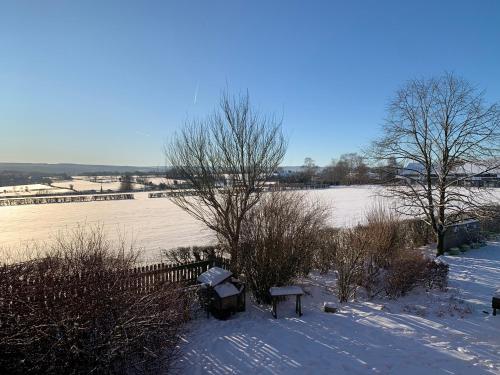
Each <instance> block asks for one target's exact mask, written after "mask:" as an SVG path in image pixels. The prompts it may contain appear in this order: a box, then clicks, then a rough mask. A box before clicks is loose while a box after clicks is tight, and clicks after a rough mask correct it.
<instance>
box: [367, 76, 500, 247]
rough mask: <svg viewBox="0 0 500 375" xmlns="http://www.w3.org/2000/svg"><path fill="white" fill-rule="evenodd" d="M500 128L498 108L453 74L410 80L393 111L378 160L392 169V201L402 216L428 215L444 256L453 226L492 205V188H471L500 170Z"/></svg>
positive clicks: (376, 149) (389, 190) (376, 154)
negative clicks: (449, 231)
mask: <svg viewBox="0 0 500 375" xmlns="http://www.w3.org/2000/svg"><path fill="white" fill-rule="evenodd" d="M499 124H500V112H499V107H498V104H487V103H486V102H485V99H484V94H483V92H481V91H478V90H477V89H476V88H475V87H474V86H473V85H471V84H470V83H469V82H467V81H466V80H464V79H462V78H459V77H457V76H455V75H453V74H449V73H447V74H444V75H443V76H440V77H437V78H431V79H417V80H412V81H409V82H408V83H407V84H406V85H405V86H404V87H402V88H401V89H400V90H399V91H398V92H397V94H396V96H395V98H394V99H393V100H392V102H391V103H390V105H389V110H388V118H387V120H386V123H385V125H384V127H383V136H382V137H381V138H380V139H379V140H377V141H376V142H374V146H373V148H372V149H371V156H373V157H374V159H375V161H376V162H377V163H378V164H379V165H383V166H384V167H385V168H386V169H391V168H392V169H393V170H392V171H387V172H388V173H389V175H394V176H397V178H396V180H395V181H393V183H392V184H390V185H389V186H388V187H387V190H386V191H387V193H388V195H390V196H392V197H395V198H397V202H396V208H397V210H398V211H399V212H401V213H404V214H409V215H421V216H422V217H423V218H424V220H425V221H426V222H427V223H428V224H429V225H430V226H431V227H432V229H433V231H434V233H435V234H436V240H437V252H438V254H442V253H443V251H444V247H443V245H444V243H443V240H444V233H445V231H446V228H447V226H449V225H450V224H453V223H455V222H457V221H459V220H463V219H466V218H473V217H477V215H478V214H479V213H480V212H481V211H480V208H481V207H484V206H485V205H486V204H487V203H488V201H489V197H488V196H487V195H488V193H489V191H488V189H486V188H481V187H470V186H468V185H470V183H471V181H473V180H474V178H475V177H478V176H484V175H485V174H488V173H489V172H492V171H494V170H495V169H498V168H499V166H500V156H499V155H500V154H499V148H500V139H499ZM399 165H402V166H404V168H403V169H401V168H400V166H399ZM497 199H498V198H497Z"/></svg>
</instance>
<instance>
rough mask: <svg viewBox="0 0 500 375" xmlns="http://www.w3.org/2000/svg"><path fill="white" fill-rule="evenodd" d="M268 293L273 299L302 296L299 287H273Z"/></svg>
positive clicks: (302, 292)
mask: <svg viewBox="0 0 500 375" xmlns="http://www.w3.org/2000/svg"><path fill="white" fill-rule="evenodd" d="M269 293H270V294H271V296H273V297H279V296H290V295H300V296H301V295H303V294H304V291H303V290H302V288H301V287H300V286H275V287H273V288H270V289H269Z"/></svg>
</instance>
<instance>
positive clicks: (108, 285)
mask: <svg viewBox="0 0 500 375" xmlns="http://www.w3.org/2000/svg"><path fill="white" fill-rule="evenodd" d="M213 266H218V267H222V268H225V269H228V268H229V261H228V260H227V259H224V258H216V259H212V260H203V261H198V262H190V263H184V264H164V263H159V264H152V265H147V266H142V267H136V268H133V269H129V270H126V271H109V272H100V273H89V274H81V273H79V274H73V275H65V276H61V277H54V276H52V275H50V272H48V273H46V274H44V273H42V272H32V273H31V272H30V271H29V269H30V268H31V267H33V268H35V269H36V265H35V266H33V265H31V266H30V265H29V264H14V265H4V266H2V267H0V279H1V283H0V301H2V300H3V301H4V302H6V301H9V300H11V299H12V297H14V296H15V297H16V298H19V297H22V299H23V300H24V301H26V302H35V301H37V300H38V301H39V300H40V299H42V300H43V301H44V304H45V305H46V306H47V307H50V306H51V305H52V304H53V303H55V301H57V300H60V299H64V298H67V297H68V296H78V295H83V294H92V293H93V291H92V290H91V288H95V287H98V288H99V289H101V290H102V289H103V288H104V290H111V289H116V288H118V289H120V290H128V291H131V292H133V293H137V294H144V293H148V292H151V291H152V290H155V289H157V288H161V287H162V286H163V285H165V284H170V283H179V284H181V285H184V286H188V285H193V284H194V283H195V282H196V279H197V278H198V276H199V275H201V274H202V273H203V272H205V271H207V270H208V269H209V268H211V267H213ZM16 267H17V268H18V270H17V271H18V272H12V270H14V269H15V268H16Z"/></svg>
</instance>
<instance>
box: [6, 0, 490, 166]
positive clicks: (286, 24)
mask: <svg viewBox="0 0 500 375" xmlns="http://www.w3.org/2000/svg"><path fill="white" fill-rule="evenodd" d="M445 71H448V72H454V73H456V74H457V75H460V76H462V77H464V78H466V79H467V80H469V81H470V82H471V83H473V84H474V85H477V87H478V88H480V89H484V90H485V93H486V94H485V95H486V98H487V100H488V101H490V102H492V101H500V1H496V0H490V1H488V0H483V1H430V0H425V1H422V0H420V1H412V2H410V1H375V0H373V1H368V0H367V1H333V0H331V1H284V0H282V1H277V0H276V1H270V0H267V1H255V0H253V1H238V0H228V1H218V0H212V1H208V0H203V1H188V0H183V1H180V0H179V1H166V0H162V1H138V0H137V1H125V0H120V1H88V0H86V1H69V0H68V1H49V0H46V1H35V0H32V1H23V0H14V1H4V0H0V161H3V162H37V163H38V162H47V163H58V162H65V163H87V164H115V165H137V166H161V165H163V163H164V157H163V151H162V150H163V145H164V144H165V142H166V141H168V139H169V137H171V136H172V134H173V133H174V132H175V131H176V130H178V129H180V128H181V127H182V126H183V124H184V123H185V122H186V121H188V120H190V119H193V118H203V117H204V116H206V115H207V114H209V113H211V112H212V111H213V109H214V108H215V106H216V105H217V103H218V100H219V97H220V94H221V91H222V90H227V91H228V92H230V93H233V94H238V93H242V92H246V91H247V90H248V92H249V94H250V97H251V101H252V103H253V105H254V106H255V108H257V109H258V110H259V111H261V112H262V113H266V114H269V113H275V114H277V115H278V116H279V117H282V118H283V130H284V132H285V134H286V135H287V137H288V139H289V148H288V152H287V156H286V158H285V160H284V162H283V164H284V165H300V164H302V163H303V160H304V158H305V157H311V158H313V159H314V160H315V161H316V163H317V164H319V165H325V164H327V163H328V162H329V161H330V160H331V159H332V158H338V157H339V156H340V155H341V154H343V153H347V152H360V151H361V150H362V149H363V147H365V146H366V145H367V144H369V142H370V141H371V140H372V139H374V138H375V137H377V135H379V134H380V127H381V125H382V124H383V121H384V117H385V115H386V108H387V104H388V102H389V100H390V99H391V98H392V97H393V96H394V93H395V91H396V90H397V89H398V88H399V87H400V86H402V85H403V84H404V83H405V82H406V81H407V80H409V79H412V78H423V77H432V76H436V75H440V74H442V73H443V72H445Z"/></svg>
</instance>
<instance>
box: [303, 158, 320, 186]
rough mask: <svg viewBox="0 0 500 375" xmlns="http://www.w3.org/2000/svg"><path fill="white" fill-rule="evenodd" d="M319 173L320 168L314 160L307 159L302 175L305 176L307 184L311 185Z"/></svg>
mask: <svg viewBox="0 0 500 375" xmlns="http://www.w3.org/2000/svg"><path fill="white" fill-rule="evenodd" d="M317 172H318V166H317V165H316V163H315V162H314V160H313V159H312V158H310V157H307V158H305V159H304V165H303V166H302V173H303V174H304V177H305V180H306V182H309V183H311V182H312V181H313V178H314V176H315V175H316V173H317Z"/></svg>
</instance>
